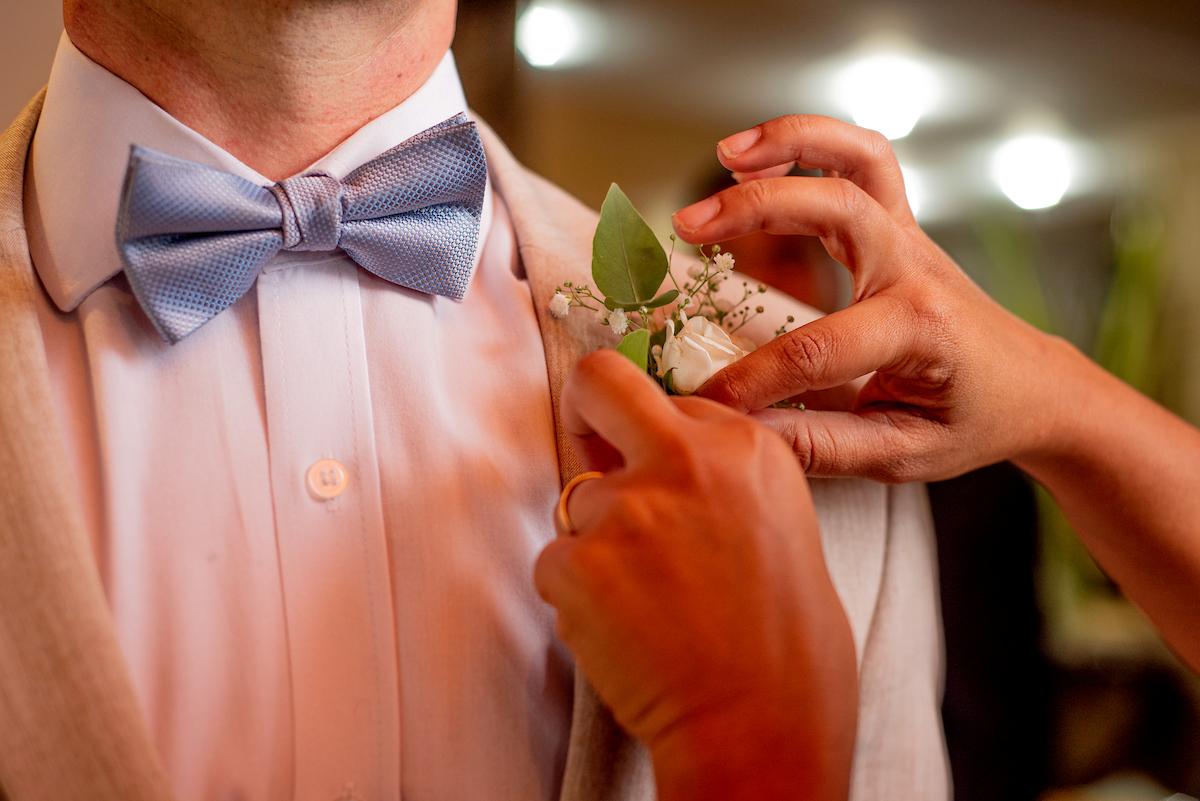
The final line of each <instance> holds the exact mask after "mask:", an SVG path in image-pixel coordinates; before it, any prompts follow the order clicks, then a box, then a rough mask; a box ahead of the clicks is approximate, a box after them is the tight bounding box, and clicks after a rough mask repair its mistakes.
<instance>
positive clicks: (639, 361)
mask: <svg viewBox="0 0 1200 801" xmlns="http://www.w3.org/2000/svg"><path fill="white" fill-rule="evenodd" d="M617 351H618V352H619V353H621V354H622V355H624V356H625V358H627V359H629V361H631V362H633V363H634V364H636V365H637V366H638V367H639V368H640V369H641V370H642V372H645V371H646V369H647V365H649V363H650V332H649V331H647V330H646V329H645V328H639V329H638V330H636V331H630V332H629V333H628V334H626V335H625V338H624V339H622V340H621V344H619V345H617Z"/></svg>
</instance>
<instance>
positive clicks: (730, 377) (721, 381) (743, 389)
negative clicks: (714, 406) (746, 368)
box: [704, 370, 750, 412]
mask: <svg viewBox="0 0 1200 801" xmlns="http://www.w3.org/2000/svg"><path fill="white" fill-rule="evenodd" d="M749 390H750V387H749V385H748V384H747V383H746V379H745V378H742V377H740V373H731V372H730V371H729V370H722V371H721V372H719V373H717V374H716V375H715V376H713V377H712V378H711V379H710V385H709V386H708V387H706V388H705V390H704V395H705V397H707V398H709V399H711V400H715V401H717V402H718V403H722V404H724V405H726V406H728V407H730V408H731V409H736V410H737V411H740V412H745V411H749V410H750V407H749V405H748V404H747V402H746V401H747V398H748V397H749Z"/></svg>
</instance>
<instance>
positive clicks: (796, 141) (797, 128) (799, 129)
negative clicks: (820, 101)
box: [776, 114, 813, 154]
mask: <svg viewBox="0 0 1200 801" xmlns="http://www.w3.org/2000/svg"><path fill="white" fill-rule="evenodd" d="M776 122H777V123H779V124H780V127H781V128H782V129H783V132H784V134H785V136H786V137H787V143H788V146H789V147H790V148H791V150H792V152H793V153H794V154H799V153H800V151H801V149H802V148H803V147H804V143H805V142H806V141H807V140H808V139H810V138H811V135H812V127H813V117H812V115H810V114H788V115H785V116H783V117H779V118H778V119H777V120H776Z"/></svg>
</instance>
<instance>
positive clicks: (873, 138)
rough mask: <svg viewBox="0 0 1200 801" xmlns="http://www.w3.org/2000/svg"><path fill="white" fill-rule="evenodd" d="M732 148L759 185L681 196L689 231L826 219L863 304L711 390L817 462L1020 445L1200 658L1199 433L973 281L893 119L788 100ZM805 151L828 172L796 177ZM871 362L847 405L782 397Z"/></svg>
mask: <svg viewBox="0 0 1200 801" xmlns="http://www.w3.org/2000/svg"><path fill="white" fill-rule="evenodd" d="M718 156H719V158H720V159H721V162H722V163H723V164H724V165H725V166H726V167H728V168H729V169H731V170H734V171H737V172H739V173H742V175H741V177H742V179H743V183H741V184H740V185H739V186H737V187H735V188H733V189H728V190H726V191H724V192H722V193H720V194H718V195H715V196H713V197H711V198H708V199H706V200H703V201H701V202H700V203H697V204H695V205H693V206H689V207H688V208H686V209H684V210H682V211H680V212H679V213H678V214H677V215H676V217H675V227H676V229H677V230H678V231H679V233H680V235H681V236H682V237H683V238H684V239H686V240H687V241H689V242H720V241H724V240H726V239H731V238H734V237H737V236H740V235H741V234H745V233H749V232H751V231H758V230H763V231H767V232H769V233H787V234H808V235H812V236H818V237H820V238H821V241H822V242H823V243H824V245H825V247H826V249H827V250H828V251H829V253H830V254H831V255H832V256H833V257H834V258H836V259H837V260H838V261H840V262H841V263H842V264H844V265H846V266H847V267H848V268H849V269H850V271H851V273H852V274H853V276H854V302H853V303H852V304H851V305H850V306H849V307H848V308H846V309H844V310H842V311H839V312H836V313H834V314H831V315H829V316H828V317H824V318H822V319H819V320H816V321H814V322H812V323H809V324H808V325H805V326H802V327H801V328H799V329H797V330H795V331H793V332H791V333H789V334H786V335H784V336H782V337H779V338H778V339H776V340H774V341H773V342H771V343H769V344H767V345H766V346H764V347H762V348H760V349H759V350H757V351H755V352H754V353H751V354H750V355H749V356H747V357H746V358H744V359H742V360H741V361H738V362H735V363H734V364H732V365H730V366H729V367H727V368H726V369H725V370H724V371H722V372H720V373H718V374H717V375H715V376H713V378H712V379H710V380H709V382H708V383H707V384H705V385H704V386H703V387H701V388H700V391H699V394H700V395H702V396H705V397H708V398H713V399H715V400H719V401H721V402H723V403H725V404H727V405H729V406H732V407H733V408H735V409H738V410H741V411H749V412H752V413H753V414H754V416H755V417H756V418H757V419H759V420H760V421H762V422H763V423H766V424H767V425H768V426H770V427H772V428H774V429H775V430H776V431H778V432H780V433H781V434H782V435H783V436H784V439H785V440H786V441H787V442H788V443H790V444H791V446H792V449H793V450H794V451H795V453H796V454H797V456H798V457H799V460H800V463H801V464H802V465H803V466H804V468H805V469H806V470H807V471H808V472H809V473H812V474H816V475H860V476H865V477H868V478H876V479H879V480H882V481H912V480H932V479H938V478H945V477H948V476H953V475H956V474H958V473H962V472H965V471H967V470H970V469H972V468H975V467H979V466H981V465H985V464H989V463H992V462H997V461H1002V460H1006V459H1007V460H1012V461H1014V462H1016V463H1017V464H1018V465H1019V466H1020V467H1022V468H1023V469H1025V470H1026V471H1027V472H1029V473H1030V474H1031V475H1032V476H1033V477H1034V478H1036V479H1037V480H1038V481H1040V482H1041V483H1042V484H1044V485H1045V486H1046V487H1047V488H1048V489H1049V490H1050V492H1051V493H1052V494H1053V495H1054V497H1055V499H1056V500H1057V501H1058V503H1059V505H1060V506H1061V507H1062V509H1063V511H1064V513H1065V514H1066V516H1067V519H1068V520H1069V521H1070V522H1071V523H1072V525H1073V526H1074V527H1075V530H1076V531H1078V532H1079V535H1080V537H1081V538H1082V539H1083V541H1084V543H1085V544H1086V545H1087V546H1088V548H1089V549H1090V550H1091V552H1092V554H1093V556H1095V557H1096V560H1097V561H1098V562H1099V563H1100V564H1101V566H1102V567H1104V568H1105V570H1107V571H1108V573H1109V575H1111V576H1112V577H1113V578H1114V579H1115V580H1116V581H1117V583H1118V584H1120V585H1121V588H1122V589H1123V590H1124V591H1125V592H1126V594H1128V595H1129V597H1130V598H1131V599H1132V600H1133V601H1134V602H1135V603H1137V604H1138V605H1139V606H1140V607H1141V608H1142V609H1143V610H1144V611H1145V612H1146V613H1147V614H1148V615H1149V616H1150V617H1151V619H1152V620H1153V621H1154V622H1155V624H1156V625H1157V626H1158V627H1159V629H1160V630H1161V631H1162V632H1163V635H1164V637H1165V638H1166V640H1167V641H1168V642H1169V643H1170V644H1171V645H1172V646H1174V648H1175V649H1176V650H1177V651H1178V653H1179V655H1180V656H1181V657H1182V658H1183V659H1184V660H1185V661H1187V662H1189V663H1190V664H1191V666H1192V667H1193V668H1195V669H1198V670H1200V615H1197V614H1196V608H1197V599H1200V430H1197V429H1196V428H1194V427H1192V426H1189V425H1188V424H1187V423H1185V422H1184V421H1182V420H1180V419H1179V418H1177V417H1175V416H1174V415H1172V414H1170V413H1169V412H1167V411H1166V410H1165V409H1163V408H1161V407H1159V406H1157V405H1156V404H1154V403H1153V402H1152V401H1150V400H1149V399H1147V398H1145V397H1143V396H1142V395H1139V394H1138V393H1137V392H1135V391H1133V390H1132V389H1131V388H1130V387H1128V386H1126V385H1125V384H1123V383H1121V382H1120V381H1118V380H1117V379H1115V378H1114V377H1112V376H1110V375H1108V374H1107V373H1105V372H1104V371H1103V370H1101V369H1099V368H1098V367H1097V366H1096V365H1095V364H1093V363H1092V362H1091V361H1089V360H1088V359H1086V358H1085V357H1084V356H1083V355H1082V354H1080V353H1079V352H1078V351H1077V350H1075V349H1074V348H1072V347H1071V346H1070V345H1068V344H1066V343H1065V342H1064V341H1062V340H1060V339H1057V338H1054V337H1050V336H1047V335H1045V334H1043V333H1041V332H1039V331H1037V330H1036V329H1034V328H1033V327H1031V326H1029V325H1027V324H1025V323H1024V322H1022V321H1021V320H1019V319H1017V318H1016V317H1014V316H1013V315H1012V314H1009V313H1008V312H1007V311H1005V310H1004V309H1002V308H1001V307H1000V306H999V305H998V304H996V303H995V302H993V301H992V300H990V299H989V298H988V297H987V296H986V295H985V294H984V293H983V292H982V291H980V289H979V288H978V287H976V286H975V285H974V284H973V283H971V281H970V280H968V279H967V277H966V276H965V275H964V274H963V272H962V271H961V270H960V269H959V268H958V266H957V265H956V264H954V262H953V261H951V260H950V258H949V257H948V256H947V255H946V254H945V253H943V252H942V251H941V250H940V249H939V248H938V247H937V246H936V245H934V244H933V242H932V241H930V239H929V238H928V237H926V236H925V234H924V233H923V232H922V231H921V229H920V228H919V227H918V226H917V224H916V221H915V220H914V219H913V216H912V213H911V212H910V211H909V208H908V204H907V203H906V202H905V196H904V185H903V181H902V179H901V176H900V168H899V166H898V165H897V163H896V158H895V156H894V155H893V154H892V151H891V148H890V147H889V146H888V144H887V140H885V139H884V138H883V137H882V136H880V135H878V134H875V133H872V132H869V131H864V130H862V129H860V128H855V127H853V126H851V125H847V124H845V123H841V122H837V121H836V120H831V119H827V118H823V117H802V116H796V117H782V118H780V119H777V120H772V121H771V122H767V123H763V124H762V125H760V126H758V127H757V128H753V129H751V130H750V131H743V132H742V133H740V134H736V135H735V136H732V137H730V138H728V139H726V140H724V141H723V142H722V143H721V144H720V145H719V146H718ZM793 164H800V165H802V166H805V167H816V168H820V169H822V170H824V171H825V172H826V173H827V175H828V176H832V177H823V178H788V177H780V176H782V175H784V174H785V173H786V172H787V171H788V170H789V169H790V168H791V167H792V165H793ZM868 374H872V375H871V377H870V379H869V380H868V381H867V382H866V385H865V386H864V387H863V388H862V390H861V391H858V392H857V393H854V392H853V391H851V392H850V393H849V394H850V395H851V397H852V399H853V400H852V402H851V403H850V404H849V408H848V409H847V410H845V411H807V412H795V411H783V410H776V409H768V408H767V407H768V406H770V405H771V404H772V403H774V402H775V401H778V400H783V399H785V398H789V397H792V396H796V395H800V394H802V393H805V392H807V391H810V390H821V389H828V388H834V387H839V386H847V383H848V382H851V381H853V380H854V379H856V378H859V377H861V376H865V375H868Z"/></svg>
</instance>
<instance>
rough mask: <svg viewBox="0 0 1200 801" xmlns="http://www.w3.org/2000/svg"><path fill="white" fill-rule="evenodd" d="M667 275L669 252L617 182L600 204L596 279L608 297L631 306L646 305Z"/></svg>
mask: <svg viewBox="0 0 1200 801" xmlns="http://www.w3.org/2000/svg"><path fill="white" fill-rule="evenodd" d="M666 277H667V254H666V252H665V251H664V250H663V248H662V245H660V244H659V242H658V237H656V236H655V235H654V231H652V230H650V226H649V225H647V224H646V221H645V220H643V219H642V215H640V214H638V211H637V209H635V208H634V207H633V204H632V203H630V202H629V198H628V197H626V196H625V193H624V192H622V191H621V187H619V186H617V185H616V184H613V185H612V186H610V187H609V189H608V196H607V197H605V198H604V204H603V205H602V206H601V207H600V222H599V224H598V225H597V226H596V235H595V237H593V239H592V280H594V281H595V282H596V288H597V289H599V290H600V291H601V292H603V293H604V296H605V298H606V299H612V300H613V301H614V302H615V303H617V304H620V305H622V306H623V307H626V308H628V307H629V306H632V307H633V308H635V309H636V308H637V307H639V306H642V305H645V304H646V302H647V301H649V300H651V299H652V298H654V293H656V292H657V291H658V288H659V287H660V286H662V282H663V279H664V278H666Z"/></svg>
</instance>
